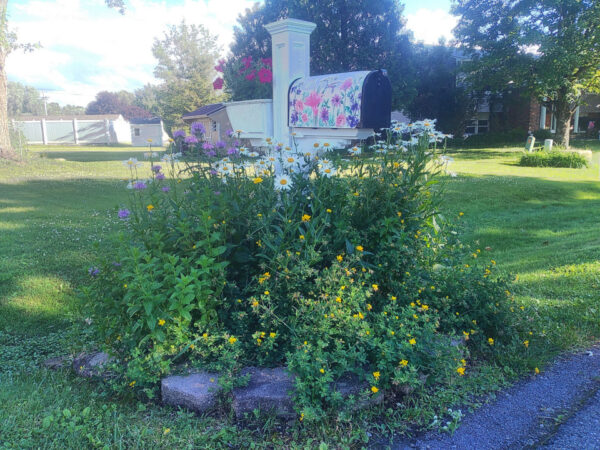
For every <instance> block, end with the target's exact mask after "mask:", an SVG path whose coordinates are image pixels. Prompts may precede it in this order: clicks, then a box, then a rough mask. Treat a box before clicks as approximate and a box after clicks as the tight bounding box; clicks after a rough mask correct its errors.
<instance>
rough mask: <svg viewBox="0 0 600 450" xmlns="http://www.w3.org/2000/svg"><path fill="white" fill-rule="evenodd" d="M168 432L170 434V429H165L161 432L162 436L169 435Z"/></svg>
mask: <svg viewBox="0 0 600 450" xmlns="http://www.w3.org/2000/svg"><path fill="white" fill-rule="evenodd" d="M170 432H171V429H170V428H165V431H163V434H164V435H167V434H169V433H170Z"/></svg>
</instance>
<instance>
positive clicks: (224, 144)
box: [215, 141, 227, 148]
mask: <svg viewBox="0 0 600 450" xmlns="http://www.w3.org/2000/svg"><path fill="white" fill-rule="evenodd" d="M215 146H216V147H217V148H225V147H227V143H226V142H224V141H217V142H215Z"/></svg>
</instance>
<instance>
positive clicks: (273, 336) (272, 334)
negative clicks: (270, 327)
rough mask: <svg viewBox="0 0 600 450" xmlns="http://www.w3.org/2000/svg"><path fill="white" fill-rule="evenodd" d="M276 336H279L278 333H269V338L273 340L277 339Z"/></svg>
mask: <svg viewBox="0 0 600 450" xmlns="http://www.w3.org/2000/svg"><path fill="white" fill-rule="evenodd" d="M275 336H277V333H273V332H271V333H269V337H270V338H271V339H275Z"/></svg>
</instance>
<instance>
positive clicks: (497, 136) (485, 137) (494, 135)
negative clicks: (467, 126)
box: [453, 128, 527, 148]
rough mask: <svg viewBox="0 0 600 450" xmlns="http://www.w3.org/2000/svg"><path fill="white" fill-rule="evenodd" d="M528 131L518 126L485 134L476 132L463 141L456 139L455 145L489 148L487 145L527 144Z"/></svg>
mask: <svg viewBox="0 0 600 450" xmlns="http://www.w3.org/2000/svg"><path fill="white" fill-rule="evenodd" d="M526 140H527V133H526V132H525V131H524V130H522V129H520V128H516V129H514V130H510V131H499V132H494V131H492V132H489V133H484V134H474V135H471V136H469V137H467V138H465V139H464V140H463V141H462V142H460V141H459V142H457V140H454V142H453V145H455V146H460V147H462V148H487V147H508V146H523V147H524V146H525V141H526Z"/></svg>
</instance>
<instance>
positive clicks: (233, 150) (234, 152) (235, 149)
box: [227, 147, 238, 155]
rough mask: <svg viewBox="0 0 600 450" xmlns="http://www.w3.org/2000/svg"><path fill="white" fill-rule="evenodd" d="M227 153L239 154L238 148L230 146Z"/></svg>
mask: <svg viewBox="0 0 600 450" xmlns="http://www.w3.org/2000/svg"><path fill="white" fill-rule="evenodd" d="M227 154H228V155H237V154H238V149H237V148H233V147H230V148H228V149H227Z"/></svg>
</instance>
